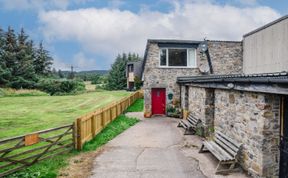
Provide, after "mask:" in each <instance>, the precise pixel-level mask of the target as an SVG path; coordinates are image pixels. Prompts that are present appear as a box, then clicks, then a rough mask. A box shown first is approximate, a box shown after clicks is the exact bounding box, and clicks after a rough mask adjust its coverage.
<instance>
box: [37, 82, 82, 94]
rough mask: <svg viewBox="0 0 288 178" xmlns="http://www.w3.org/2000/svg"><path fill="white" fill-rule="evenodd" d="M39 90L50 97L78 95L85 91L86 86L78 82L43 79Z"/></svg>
mask: <svg viewBox="0 0 288 178" xmlns="http://www.w3.org/2000/svg"><path fill="white" fill-rule="evenodd" d="M38 88H39V89H40V90H42V91H45V92H47V93H49V94H50V95H65V94H77V93H80V92H83V91H85V84H84V83H83V82H82V81H77V80H66V79H65V80H61V79H43V80H41V81H40V82H39V86H38Z"/></svg>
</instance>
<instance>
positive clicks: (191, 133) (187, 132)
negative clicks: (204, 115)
mask: <svg viewBox="0 0 288 178" xmlns="http://www.w3.org/2000/svg"><path fill="white" fill-rule="evenodd" d="M194 134H195V132H194V131H193V130H191V129H189V128H186V129H185V132H184V135H194Z"/></svg>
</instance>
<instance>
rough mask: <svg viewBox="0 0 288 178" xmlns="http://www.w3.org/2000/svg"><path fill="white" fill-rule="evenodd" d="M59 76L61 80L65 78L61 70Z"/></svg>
mask: <svg viewBox="0 0 288 178" xmlns="http://www.w3.org/2000/svg"><path fill="white" fill-rule="evenodd" d="M58 76H59V78H64V74H63V72H62V71H61V70H60V69H59V70H58Z"/></svg>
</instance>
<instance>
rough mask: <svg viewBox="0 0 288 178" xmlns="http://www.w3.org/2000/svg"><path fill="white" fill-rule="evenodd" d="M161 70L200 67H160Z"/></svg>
mask: <svg viewBox="0 0 288 178" xmlns="http://www.w3.org/2000/svg"><path fill="white" fill-rule="evenodd" d="M157 68H159V69H197V68H198V67H184V66H183V67H176V66H175V67H174V66H158V67H157Z"/></svg>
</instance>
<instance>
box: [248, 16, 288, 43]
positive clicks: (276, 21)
mask: <svg viewBox="0 0 288 178" xmlns="http://www.w3.org/2000/svg"><path fill="white" fill-rule="evenodd" d="M287 18H288V15H285V16H283V17H281V18H279V19H276V20H274V21H273V22H270V23H268V24H266V25H264V26H262V27H259V28H257V29H255V30H253V31H251V32H249V33H246V34H245V35H243V38H245V37H247V36H250V35H252V34H254V33H257V32H259V31H261V30H264V29H265V28H268V27H270V26H272V25H274V24H276V23H278V22H281V21H282V20H285V19H287Z"/></svg>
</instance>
